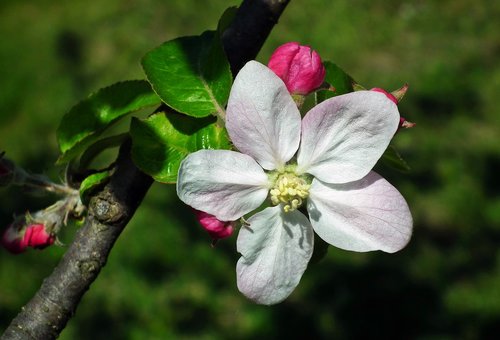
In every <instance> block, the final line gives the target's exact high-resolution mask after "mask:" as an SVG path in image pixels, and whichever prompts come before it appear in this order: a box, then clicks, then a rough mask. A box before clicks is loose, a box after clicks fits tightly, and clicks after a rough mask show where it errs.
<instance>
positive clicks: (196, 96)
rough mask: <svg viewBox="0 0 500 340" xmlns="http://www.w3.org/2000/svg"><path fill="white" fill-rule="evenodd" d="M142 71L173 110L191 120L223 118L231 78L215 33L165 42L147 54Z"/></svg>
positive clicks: (210, 32) (209, 32)
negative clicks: (191, 118)
mask: <svg viewBox="0 0 500 340" xmlns="http://www.w3.org/2000/svg"><path fill="white" fill-rule="evenodd" d="M142 67H143V69H144V72H146V76H147V78H148V80H149V82H150V83H151V84H152V86H153V89H154V90H155V91H156V93H157V94H158V95H159V96H160V97H161V99H162V100H163V102H165V104H167V105H168V106H170V107H171V108H173V109H174V110H176V111H178V112H182V113H185V114H187V115H189V116H193V117H206V116H209V115H218V116H219V117H221V118H223V117H224V116H225V111H224V107H225V105H226V103H227V100H228V97H229V90H230V88H231V83H232V76H231V71H230V68H229V62H228V61H227V58H226V55H225V54H224V50H223V48H222V44H221V42H220V39H219V35H218V34H217V33H216V32H213V31H206V32H204V33H203V34H202V35H200V36H190V37H181V38H177V39H174V40H171V41H168V42H166V43H164V44H163V45H161V46H160V47H158V48H156V49H154V50H152V51H151V52H149V53H147V54H146V55H145V56H144V58H143V59H142Z"/></svg>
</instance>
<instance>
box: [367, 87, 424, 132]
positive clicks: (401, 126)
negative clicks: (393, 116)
mask: <svg viewBox="0 0 500 340" xmlns="http://www.w3.org/2000/svg"><path fill="white" fill-rule="evenodd" d="M407 90H408V85H407V84H405V85H404V86H403V87H402V88H400V89H398V90H396V91H395V92H394V93H396V95H397V96H395V95H394V94H392V93H389V92H387V91H386V90H384V89H381V88H379V87H375V88H373V89H371V90H370V91H375V92H380V93H383V94H385V95H386V96H387V98H389V99H390V100H391V101H392V102H393V103H394V104H396V105H398V103H399V100H401V99H402V98H403V96H404V95H405V93H406V91H407ZM415 125H417V124H416V123H412V122H409V121H407V120H406V118H403V117H401V118H399V126H398V130H399V129H409V128H412V127H414V126H415Z"/></svg>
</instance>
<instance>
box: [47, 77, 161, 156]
mask: <svg viewBox="0 0 500 340" xmlns="http://www.w3.org/2000/svg"><path fill="white" fill-rule="evenodd" d="M160 103H161V101H160V99H159V98H158V96H157V95H156V94H155V93H154V92H153V90H152V89H151V85H149V84H148V82H146V81H144V80H132V81H125V82H121V83H116V84H114V85H111V86H109V87H106V88H103V89H101V90H99V91H97V92H96V93H94V94H91V95H90V96H89V97H88V98H87V99H85V100H83V101H81V102H80V103H78V104H77V105H76V106H74V107H73V108H72V109H71V110H70V111H69V112H68V113H67V114H66V115H64V117H63V119H62V121H61V124H60V125H59V128H58V129H57V141H58V143H59V149H60V150H61V156H59V159H58V160H57V163H58V164H64V163H67V162H69V161H71V160H72V159H73V158H75V157H77V156H78V155H79V154H80V153H81V152H83V151H84V150H85V149H86V148H87V147H88V146H89V145H90V144H92V143H93V142H94V141H95V140H96V139H97V137H98V136H99V135H100V134H101V133H103V132H104V130H106V128H107V127H109V126H110V125H111V124H113V123H114V122H116V121H117V120H118V119H120V118H122V117H123V116H124V115H126V114H128V113H130V112H133V111H137V110H140V109H143V108H146V107H150V106H154V105H159V104H160Z"/></svg>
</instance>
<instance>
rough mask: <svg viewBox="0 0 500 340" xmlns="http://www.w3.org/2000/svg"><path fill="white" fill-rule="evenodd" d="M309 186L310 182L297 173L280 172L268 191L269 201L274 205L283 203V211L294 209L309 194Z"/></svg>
mask: <svg viewBox="0 0 500 340" xmlns="http://www.w3.org/2000/svg"><path fill="white" fill-rule="evenodd" d="M310 187H311V185H310V184H308V183H307V182H306V181H305V180H304V179H302V178H300V177H298V176H297V175H295V174H292V173H289V172H285V173H282V174H280V175H278V178H277V179H276V182H274V187H273V188H272V189H271V190H270V191H269V193H270V195H271V203H272V204H274V205H278V204H281V203H283V204H284V206H283V210H284V211H285V212H289V211H294V210H295V209H297V208H298V207H300V206H301V205H302V202H303V201H304V199H306V198H307V197H308V196H309V188H310Z"/></svg>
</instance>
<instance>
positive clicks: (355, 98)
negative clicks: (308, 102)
mask: <svg viewBox="0 0 500 340" xmlns="http://www.w3.org/2000/svg"><path fill="white" fill-rule="evenodd" d="M398 124H399V111H398V108H397V106H396V105H395V104H394V103H393V102H392V101H390V100H389V99H388V98H387V97H386V96H385V95H384V94H382V93H379V92H374V91H359V92H353V93H348V94H345V95H342V96H338V97H334V98H331V99H328V100H326V101H324V102H322V103H320V104H319V105H316V106H315V107H314V108H313V109H312V110H311V111H309V112H308V113H307V114H306V116H305V117H304V119H303V121H302V142H301V145H300V150H299V154H298V158H297V162H298V169H297V171H299V172H307V173H310V174H311V175H313V176H315V177H316V178H318V179H320V180H321V181H324V182H327V183H346V182H352V181H356V180H358V179H361V178H363V177H364V176H366V175H367V174H368V172H369V171H370V170H371V169H372V168H373V166H374V165H375V163H376V162H377V161H378V159H379V158H380V157H381V156H382V154H383V153H384V151H385V149H386V148H387V146H388V145H389V142H390V141H391V139H392V137H393V136H394V133H395V132H396V130H397V128H398Z"/></svg>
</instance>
